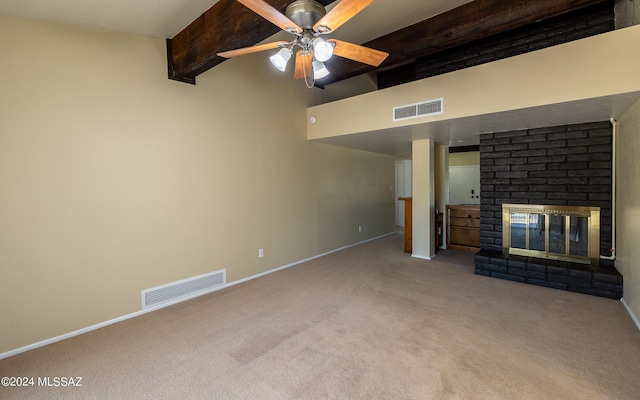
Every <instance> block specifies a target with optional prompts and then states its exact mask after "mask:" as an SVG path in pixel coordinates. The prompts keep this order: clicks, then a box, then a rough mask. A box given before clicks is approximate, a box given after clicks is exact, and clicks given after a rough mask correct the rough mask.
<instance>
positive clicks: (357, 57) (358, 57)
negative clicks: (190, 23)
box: [327, 39, 389, 67]
mask: <svg viewBox="0 0 640 400" xmlns="http://www.w3.org/2000/svg"><path fill="white" fill-rule="evenodd" d="M327 42H333V43H335V45H336V46H335V48H334V49H333V54H335V55H337V56H339V57H342V58H348V59H350V60H354V61H358V62H361V63H364V64H369V65H372V66H374V67H377V66H378V65H380V64H382V62H383V61H384V60H385V59H386V58H387V57H388V56H389V53H385V52H384V51H380V50H374V49H371V48H369V47H364V46H360V45H357V44H353V43H349V42H343V41H342V40H338V39H329V40H327Z"/></svg>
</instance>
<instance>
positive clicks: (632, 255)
mask: <svg viewBox="0 0 640 400" xmlns="http://www.w3.org/2000/svg"><path fill="white" fill-rule="evenodd" d="M616 147H617V159H616V165H617V172H616V174H617V179H616V182H617V185H616V206H617V210H616V241H617V243H616V252H617V254H616V255H617V259H616V268H617V269H618V271H620V273H621V274H622V276H623V277H624V289H623V290H624V299H625V302H626V303H627V305H628V306H629V308H630V309H631V311H632V312H633V313H634V314H635V316H636V318H640V261H638V260H640V245H639V243H638V240H639V239H638V238H640V225H638V221H640V179H638V178H639V177H640V159H639V158H638V154H640V100H638V101H636V103H635V104H634V105H633V106H631V107H630V108H629V109H628V110H627V111H626V112H625V113H624V114H623V115H622V116H621V118H620V119H619V120H618V133H617V145H616Z"/></svg>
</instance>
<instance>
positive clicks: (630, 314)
mask: <svg viewBox="0 0 640 400" xmlns="http://www.w3.org/2000/svg"><path fill="white" fill-rule="evenodd" d="M620 302H621V303H622V305H623V306H624V308H626V309H627V312H628V313H629V316H630V317H631V320H632V321H633V323H635V324H636V328H638V330H639V331H640V321H639V320H638V317H636V315H635V314H634V313H633V311H631V308H629V305H628V304H627V302H626V301H625V300H624V297H623V298H621V299H620Z"/></svg>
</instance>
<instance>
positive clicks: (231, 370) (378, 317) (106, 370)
mask: <svg viewBox="0 0 640 400" xmlns="http://www.w3.org/2000/svg"><path fill="white" fill-rule="evenodd" d="M402 248H403V243H402V235H401V234H399V233H396V234H394V235H391V236H388V237H385V238H383V239H379V240H376V241H373V242H370V243H367V244H364V245H360V246H357V247H354V248H350V249H347V250H344V251H341V252H338V253H334V254H331V255H328V256H326V257H322V258H320V259H317V260H314V261H311V262H308V263H305V264H302V265H299V266H296V267H292V268H289V269H287V270H283V271H280V272H277V273H274V274H271V275H268V276H265V277H262V278H259V279H256V280H253V281H250V282H247V283H244V284H241V285H238V286H234V287H231V288H228V289H225V290H222V291H219V292H216V293H212V294H210V295H206V296H202V297H200V298H197V299H194V300H191V301H188V302H185V303H181V304H178V305H175V306H172V307H169V308H166V309H163V310H160V311H157V312H153V313H150V314H147V315H144V316H142V317H138V318H135V319H132V320H128V321H125V322H122V323H118V324H115V325H112V326H109V327H106V328H103V329H100V330H98V331H94V332H91V333H88V334H85V335H82V336H79V337H76V338H73V339H69V340H66V341H63V342H60V343H57V344H54V345H50V346H47V347H44V348H41V349H37V350H33V351H31V352H28V353H24V354H20V355H18V356H15V357H11V358H8V359H5V360H2V361H0V371H1V372H0V375H1V376H33V377H56V376H57V377H60V376H72V377H75V376H81V377H83V380H82V384H83V386H82V387H81V388H61V387H28V388H12V387H0V398H2V399H45V398H46V399H56V398H64V399H74V398H78V399H80V398H85V399H86V398H102V399H161V398H169V399H173V398H175V399H187V398H193V399H198V398H231V399H389V398H394V399H396V398H399V399H581V400H583V399H637V398H638V396H639V393H640V332H638V330H637V328H636V327H635V325H634V324H633V323H632V321H631V319H630V318H629V316H628V315H627V314H626V312H625V310H624V307H623V305H622V304H621V303H620V302H618V301H615V300H609V299H604V298H598V297H593V296H587V295H582V294H578V293H571V292H565V291H560V290H553V289H547V288H543V287H537V286H531V285H524V284H520V283H515V282H509V281H504V280H500V279H492V278H487V277H483V276H477V275H474V274H473V266H472V265H473V262H472V254H470V253H458V252H453V251H447V252H441V253H440V255H439V256H438V257H437V258H436V260H435V261H430V262H429V261H425V260H420V259H415V258H411V257H410V256H409V255H407V254H404V253H403V252H402ZM438 260H440V261H438Z"/></svg>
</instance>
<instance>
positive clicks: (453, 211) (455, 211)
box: [449, 207, 480, 219]
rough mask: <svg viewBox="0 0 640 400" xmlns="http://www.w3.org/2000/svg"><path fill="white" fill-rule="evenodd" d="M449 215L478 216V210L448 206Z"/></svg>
mask: <svg viewBox="0 0 640 400" xmlns="http://www.w3.org/2000/svg"><path fill="white" fill-rule="evenodd" d="M449 216H450V217H456V218H475V219H477V218H480V210H479V209H477V208H454V207H451V208H449Z"/></svg>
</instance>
